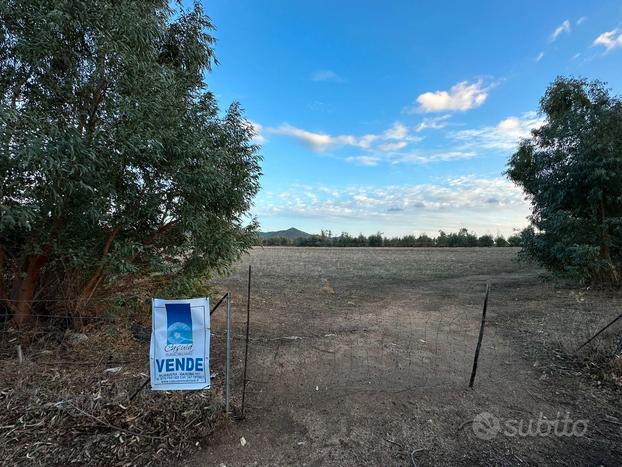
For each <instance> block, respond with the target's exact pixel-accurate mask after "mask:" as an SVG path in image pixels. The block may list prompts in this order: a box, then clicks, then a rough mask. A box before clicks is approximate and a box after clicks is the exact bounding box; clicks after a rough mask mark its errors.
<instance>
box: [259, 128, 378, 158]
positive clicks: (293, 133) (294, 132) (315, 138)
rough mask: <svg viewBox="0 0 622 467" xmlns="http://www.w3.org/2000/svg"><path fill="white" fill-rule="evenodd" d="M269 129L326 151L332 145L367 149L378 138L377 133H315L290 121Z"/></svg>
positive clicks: (318, 150)
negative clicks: (357, 135)
mask: <svg viewBox="0 0 622 467" xmlns="http://www.w3.org/2000/svg"><path fill="white" fill-rule="evenodd" d="M268 131H269V132H270V133H273V134H276V135H284V136H290V137H292V138H295V139H297V140H298V141H300V142H302V143H303V144H305V145H306V146H308V147H309V148H310V149H312V150H313V151H316V152H324V151H326V150H327V149H328V148H330V147H331V146H356V147H359V148H363V149H365V148H368V147H369V146H370V145H371V143H372V142H373V141H375V140H376V139H377V138H378V137H377V136H376V135H364V136H361V137H355V136H352V135H337V136H332V135H329V134H328V133H314V132H312V131H308V130H303V129H302V128H296V127H295V126H292V125H290V124H289V123H284V124H282V125H281V126H279V127H277V128H269V129H268Z"/></svg>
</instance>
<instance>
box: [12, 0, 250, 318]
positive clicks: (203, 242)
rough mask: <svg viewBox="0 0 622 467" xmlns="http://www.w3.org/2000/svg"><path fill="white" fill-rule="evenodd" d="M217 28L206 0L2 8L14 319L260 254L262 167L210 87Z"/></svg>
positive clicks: (244, 128)
mask: <svg viewBox="0 0 622 467" xmlns="http://www.w3.org/2000/svg"><path fill="white" fill-rule="evenodd" d="M211 29H212V24H211V22H210V20H209V18H208V17H207V16H206V15H205V13H204V12H203V10H202V8H201V7H200V5H199V4H195V5H194V6H193V7H191V8H188V9H186V8H184V7H183V6H182V5H181V2H180V3H173V4H169V3H168V2H167V1H165V0H141V1H124V0H89V1H73V0H71V1H70V0H67V1H64V0H4V1H3V2H2V3H1V4H0V203H1V205H0V299H2V300H3V303H5V312H8V313H9V314H10V315H12V316H13V319H14V320H15V321H16V322H17V323H21V324H23V323H26V322H28V321H29V318H30V316H31V312H32V303H33V300H34V299H37V298H42V297H43V298H56V297H58V296H59V295H61V294H62V295H63V296H70V297H74V298H77V299H78V303H81V302H82V301H84V300H88V299H89V298H90V297H91V296H92V295H93V294H94V293H95V291H96V289H97V288H98V287H99V286H100V285H101V284H103V283H106V282H111V281H114V280H116V279H118V278H119V277H121V276H123V275H125V274H133V275H135V276H139V277H142V276H144V275H148V274H153V273H158V275H159V277H163V278H166V279H167V280H168V281H171V280H177V281H183V280H190V279H191V278H193V277H197V276H201V275H204V274H206V273H208V272H210V271H214V270H222V269H225V268H226V267H227V266H228V265H229V264H230V263H231V262H232V261H233V260H235V259H236V258H237V257H238V256H239V255H240V254H241V253H242V252H243V251H244V250H245V249H247V248H248V247H249V246H250V245H251V244H252V242H253V237H254V231H255V230H256V225H255V222H254V221H250V222H248V221H247V219H248V211H249V208H250V207H251V203H252V199H253V197H254V195H255V194H256V192H257V190H258V187H259V176H260V166H259V162H260V157H259V155H258V147H257V146H256V145H254V144H253V141H252V138H253V128H252V125H251V124H250V123H249V122H248V121H247V120H246V119H245V118H244V117H243V115H242V112H241V109H240V106H239V105H238V104H236V103H234V104H232V105H231V106H230V107H229V108H228V109H227V110H225V111H221V110H220V109H219V107H218V104H217V102H216V99H215V97H214V95H213V94H212V92H210V90H208V88H207V85H206V83H205V76H206V75H207V73H208V72H209V71H210V69H211V67H212V66H213V65H214V63H215V57H214V51H213V44H214V39H213V37H212V35H211V34H210V30H211ZM245 220H246V221H245Z"/></svg>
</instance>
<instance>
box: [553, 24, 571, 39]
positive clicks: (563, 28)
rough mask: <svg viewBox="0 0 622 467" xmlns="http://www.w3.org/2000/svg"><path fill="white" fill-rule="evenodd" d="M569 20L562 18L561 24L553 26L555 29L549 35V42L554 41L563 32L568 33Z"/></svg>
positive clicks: (569, 28)
mask: <svg viewBox="0 0 622 467" xmlns="http://www.w3.org/2000/svg"><path fill="white" fill-rule="evenodd" d="M570 30H571V26H570V20H564V22H563V23H562V24H560V25H559V26H557V27H556V28H555V31H553V32H552V33H551V35H550V36H549V42H555V41H556V40H557V39H558V38H559V36H561V35H562V34H563V33H566V34H570Z"/></svg>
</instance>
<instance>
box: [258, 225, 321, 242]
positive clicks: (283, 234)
mask: <svg viewBox="0 0 622 467" xmlns="http://www.w3.org/2000/svg"><path fill="white" fill-rule="evenodd" d="M259 235H260V236H261V238H291V239H294V238H309V237H311V234H309V233H307V232H303V231H302V230H298V229H296V228H294V227H291V228H289V229H287V230H277V231H274V232H260V233H259Z"/></svg>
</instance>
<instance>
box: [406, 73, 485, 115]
mask: <svg viewBox="0 0 622 467" xmlns="http://www.w3.org/2000/svg"><path fill="white" fill-rule="evenodd" d="M482 85H483V83H482V81H481V80H480V81H477V82H475V83H469V82H468V81H462V82H460V83H458V84H455V85H454V86H452V87H451V88H450V90H449V91H434V92H432V91H428V92H424V93H423V94H421V95H419V97H417V100H416V101H417V105H413V106H412V107H409V108H406V109H404V112H405V113H415V112H449V111H465V110H469V109H474V108H477V107H479V106H481V105H482V104H483V103H484V101H485V100H486V98H487V97H488V89H486V88H483V87H482Z"/></svg>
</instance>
